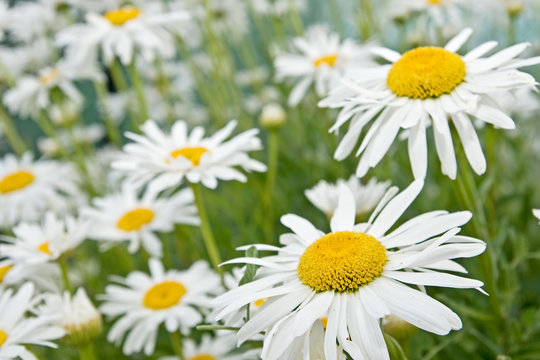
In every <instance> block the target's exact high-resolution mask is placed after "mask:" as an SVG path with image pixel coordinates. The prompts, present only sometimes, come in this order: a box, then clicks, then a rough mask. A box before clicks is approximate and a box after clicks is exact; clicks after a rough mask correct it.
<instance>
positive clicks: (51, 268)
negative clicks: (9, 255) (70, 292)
mask: <svg viewBox="0 0 540 360" xmlns="http://www.w3.org/2000/svg"><path fill="white" fill-rule="evenodd" d="M28 281H29V282H32V283H33V284H34V285H35V286H36V289H37V290H39V291H46V292H58V291H59V290H60V289H61V286H60V285H59V284H60V269H59V268H58V266H57V265H55V264H52V263H42V264H33V265H30V264H26V263H24V264H23V263H17V264H15V263H14V262H13V261H12V260H11V259H3V260H2V261H0V291H2V289H5V288H8V287H15V288H19V287H20V286H21V284H23V283H25V282H28Z"/></svg>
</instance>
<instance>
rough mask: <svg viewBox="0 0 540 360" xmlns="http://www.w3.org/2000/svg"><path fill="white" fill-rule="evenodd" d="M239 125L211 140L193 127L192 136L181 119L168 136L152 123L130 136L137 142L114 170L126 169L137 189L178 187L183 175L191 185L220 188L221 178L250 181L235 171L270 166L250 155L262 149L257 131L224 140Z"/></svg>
mask: <svg viewBox="0 0 540 360" xmlns="http://www.w3.org/2000/svg"><path fill="white" fill-rule="evenodd" d="M235 127H236V121H234V120H232V121H230V122H229V123H228V124H227V126H225V127H224V128H223V129H221V130H219V131H218V132H216V133H215V134H214V135H212V136H211V137H208V138H204V129H203V128H202V127H200V126H197V127H195V128H194V129H193V130H192V131H191V134H189V135H188V130H187V124H186V123H185V122H184V121H177V122H176V123H175V124H174V125H173V127H172V130H171V134H170V135H166V134H164V133H163V132H162V131H161V130H160V129H159V128H158V126H157V125H156V123H155V122H154V121H152V120H149V121H147V122H146V123H145V124H144V125H143V126H142V131H143V133H144V134H145V136H141V135H138V134H135V133H126V136H127V137H128V138H130V139H131V140H133V141H135V143H132V144H128V145H126V146H124V152H125V155H124V156H123V157H122V158H121V159H119V160H118V161H115V162H114V163H113V168H116V169H118V170H121V171H124V172H125V173H126V175H127V177H128V180H129V181H130V182H131V183H133V184H135V185H136V186H142V185H144V184H146V183H148V184H149V187H150V189H151V190H152V191H156V192H157V191H161V190H164V189H166V188H169V187H173V186H178V185H179V184H180V183H181V181H182V179H183V178H184V177H185V178H186V180H187V181H188V182H190V183H199V182H201V183H202V184H203V185H204V186H206V187H208V188H212V189H214V188H216V187H217V185H218V179H219V180H238V181H242V182H244V181H246V176H245V175H244V174H243V173H241V172H240V171H238V170H236V169H235V167H240V168H242V169H244V170H246V171H251V170H253V171H265V170H266V166H265V165H264V164H262V163H260V162H259V161H256V160H254V159H251V158H250V157H249V156H248V154H247V153H248V152H249V151H255V150H260V149H261V148H262V145H261V141H260V139H259V138H257V136H256V135H257V133H258V132H259V131H258V129H251V130H248V131H245V132H243V133H241V134H239V135H237V136H235V137H234V138H232V139H230V140H228V141H225V139H227V138H228V137H229V136H230V135H231V133H232V132H233V130H234V128H235Z"/></svg>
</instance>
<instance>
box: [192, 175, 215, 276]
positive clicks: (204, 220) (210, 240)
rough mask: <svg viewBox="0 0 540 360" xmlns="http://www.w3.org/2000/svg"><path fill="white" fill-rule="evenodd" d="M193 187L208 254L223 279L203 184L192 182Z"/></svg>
mask: <svg viewBox="0 0 540 360" xmlns="http://www.w3.org/2000/svg"><path fill="white" fill-rule="evenodd" d="M191 188H192V189H193V194H194V195H195V203H196V205H197V209H198V211H199V217H200V218H201V232H202V236H203V240H204V245H205V246H206V251H207V252H208V256H209V257H210V262H211V263H212V266H214V268H215V269H216V271H217V272H218V273H219V275H220V276H221V278H222V279H223V269H222V268H220V267H219V264H221V262H222V261H221V256H220V255H219V250H218V247H217V244H216V240H215V238H214V234H213V232H212V228H211V227H210V221H209V220H208V215H207V213H206V209H205V207H204V201H203V197H202V192H201V185H200V184H193V183H192V184H191Z"/></svg>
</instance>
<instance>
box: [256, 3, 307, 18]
mask: <svg viewBox="0 0 540 360" xmlns="http://www.w3.org/2000/svg"><path fill="white" fill-rule="evenodd" d="M251 3H252V4H251V6H253V10H254V11H255V12H257V13H259V14H263V15H266V16H275V17H281V16H288V15H289V14H290V13H291V11H298V12H304V11H305V10H306V8H307V1H306V0H251Z"/></svg>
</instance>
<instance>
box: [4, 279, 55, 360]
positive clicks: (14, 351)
mask: <svg viewBox="0 0 540 360" xmlns="http://www.w3.org/2000/svg"><path fill="white" fill-rule="evenodd" d="M33 295H34V285H33V284H32V283H25V284H24V285H23V286H21V287H20V288H19V289H18V291H17V292H16V293H15V294H14V293H13V291H12V290H5V291H2V292H0V358H2V359H16V358H21V359H22V360H35V359H36V357H35V356H34V355H33V354H32V353H31V352H30V351H28V350H27V349H26V348H25V347H24V345H26V344H28V345H41V346H48V347H53V348H56V345H55V344H54V343H52V342H51V340H55V339H59V338H61V337H62V336H63V335H64V330H63V329H62V328H60V327H58V326H54V325H52V317H51V316H50V315H49V314H47V315H41V316H33V317H26V316H25V315H26V314H27V312H28V311H29V310H30V309H31V304H32V300H33V299H32V297H33Z"/></svg>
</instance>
